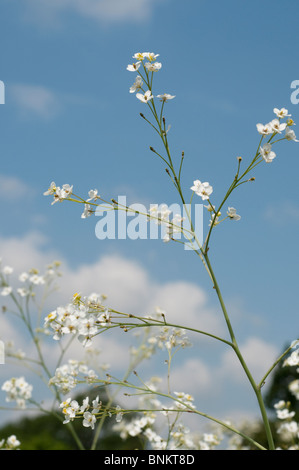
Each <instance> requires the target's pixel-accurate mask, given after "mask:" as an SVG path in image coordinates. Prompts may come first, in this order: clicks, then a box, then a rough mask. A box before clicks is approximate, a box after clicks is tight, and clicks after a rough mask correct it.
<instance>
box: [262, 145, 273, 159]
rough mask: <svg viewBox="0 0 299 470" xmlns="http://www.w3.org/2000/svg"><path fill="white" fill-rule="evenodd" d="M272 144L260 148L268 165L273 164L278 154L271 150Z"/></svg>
mask: <svg viewBox="0 0 299 470" xmlns="http://www.w3.org/2000/svg"><path fill="white" fill-rule="evenodd" d="M271 148H272V146H271V144H265V145H264V146H263V147H260V153H261V156H262V157H263V159H264V160H265V162H266V163H271V162H272V161H273V160H274V158H275V157H276V153H275V152H273V151H272V150H271Z"/></svg>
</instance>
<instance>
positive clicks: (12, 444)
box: [0, 434, 21, 450]
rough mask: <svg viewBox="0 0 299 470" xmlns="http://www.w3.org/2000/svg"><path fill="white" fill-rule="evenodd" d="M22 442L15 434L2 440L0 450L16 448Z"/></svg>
mask: <svg viewBox="0 0 299 470" xmlns="http://www.w3.org/2000/svg"><path fill="white" fill-rule="evenodd" d="M20 445H21V443H20V441H19V440H18V439H17V438H16V436H15V435H14V434H12V435H11V436H9V437H8V438H7V439H2V440H1V441H0V450H16V449H17V448H18V447H20Z"/></svg>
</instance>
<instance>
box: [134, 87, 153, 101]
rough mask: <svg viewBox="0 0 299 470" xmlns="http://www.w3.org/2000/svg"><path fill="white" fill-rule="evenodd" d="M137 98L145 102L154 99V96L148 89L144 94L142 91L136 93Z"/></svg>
mask: <svg viewBox="0 0 299 470" xmlns="http://www.w3.org/2000/svg"><path fill="white" fill-rule="evenodd" d="M136 98H138V99H139V100H140V101H142V102H143V103H147V102H148V101H149V100H152V99H153V98H154V97H153V95H152V93H151V91H150V90H147V91H146V92H145V93H144V95H143V94H142V93H136Z"/></svg>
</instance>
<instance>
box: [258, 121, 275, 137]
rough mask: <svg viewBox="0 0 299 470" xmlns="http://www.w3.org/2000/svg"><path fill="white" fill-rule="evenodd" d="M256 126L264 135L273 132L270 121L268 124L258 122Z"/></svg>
mask: <svg viewBox="0 0 299 470" xmlns="http://www.w3.org/2000/svg"><path fill="white" fill-rule="evenodd" d="M256 128H257V130H258V132H259V134H262V135H268V134H272V132H273V130H272V126H271V124H270V123H268V124H261V123H258V124H257V125H256Z"/></svg>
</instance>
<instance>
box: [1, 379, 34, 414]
mask: <svg viewBox="0 0 299 470" xmlns="http://www.w3.org/2000/svg"><path fill="white" fill-rule="evenodd" d="M2 390H3V391H4V392H6V393H7V395H6V401H7V402H11V401H16V403H17V405H18V406H19V407H20V408H22V409H25V408H26V401H27V400H30V398H31V396H32V393H31V392H32V385H29V384H28V383H27V382H26V380H25V379H24V377H19V378H15V377H13V378H11V379H10V380H7V381H6V382H4V384H3V385H2Z"/></svg>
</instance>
